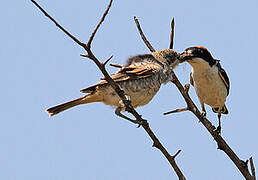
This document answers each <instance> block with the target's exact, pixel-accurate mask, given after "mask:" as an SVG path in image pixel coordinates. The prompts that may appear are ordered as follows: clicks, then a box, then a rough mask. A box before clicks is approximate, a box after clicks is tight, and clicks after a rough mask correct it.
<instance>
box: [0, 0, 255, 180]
mask: <svg viewBox="0 0 258 180" xmlns="http://www.w3.org/2000/svg"><path fill="white" fill-rule="evenodd" d="M37 2H38V3H39V4H41V5H42V6H43V7H44V8H45V9H46V10H47V11H48V12H49V13H50V14H51V15H52V16H53V17H55V18H56V20H57V21H59V22H60V24H62V25H63V26H64V27H66V28H67V29H68V30H69V31H70V32H72V33H73V34H74V35H75V36H76V37H78V38H79V39H80V40H81V41H87V40H88V38H89V36H90V34H91V32H92V30H93V29H94V27H95V25H96V23H97V21H98V20H99V18H100V16H101V15H102V13H103V11H104V9H105V8H106V6H107V4H108V1H104V0H96V1H82V0H75V1H50V0H45V1H43V0H40V1H37ZM0 15H1V17H2V21H1V29H0V37H1V41H2V43H1V48H0V59H1V66H0V78H1V95H0V96H1V97H0V98H1V117H2V118H1V126H0V142H1V148H0V179H5V180H9V179H10V180H11V179H17V180H23V179H26V180H32V179H33V180H34V179H37V180H46V179H48V180H59V179H60V180H61V179H62V180H68V179H69V180H70V179H76V180H81V179H124V180H126V179H160V180H163V179H177V176H176V175H175V172H174V171H173V170H171V167H170V166H169V164H168V163H167V161H166V160H165V158H164V157H163V156H162V155H161V153H160V152H159V151H158V150H157V149H155V148H152V147H151V145H152V142H151V140H150V139H149V137H148V136H147V135H146V133H145V132H144V131H143V129H141V128H139V129H138V128H136V127H135V125H133V124H130V123H128V122H127V121H125V120H122V119H120V118H118V117H117V116H115V114H114V109H112V108H110V107H108V106H105V105H104V104H101V103H94V104H87V105H82V106H80V107H76V108H73V109H71V110H69V111H66V112H64V113H62V114H59V115H57V116H55V117H53V118H49V117H48V115H47V114H46V113H45V112H44V110H45V109H46V108H48V107H50V106H53V105H56V104H59V103H62V102H64V101H68V100H71V99H73V98H77V97H79V96H80V95H81V94H80V92H79V90H80V89H82V88H85V87H87V86H90V85H92V84H94V83H95V82H97V81H98V80H99V78H101V77H102V75H101V73H100V72H99V70H97V68H96V66H95V64H94V63H93V62H91V61H90V60H88V59H84V58H82V57H80V56H79V54H80V53H84V51H83V50H82V48H80V47H79V46H78V45H77V44H75V43H74V42H73V41H72V40H71V39H69V38H68V37H67V36H65V35H64V34H63V33H62V32H61V31H60V30H58V29H57V28H56V27H55V25H54V24H53V23H52V22H50V21H49V20H48V19H47V18H46V17H45V16H43V14H42V13H40V12H39V10H38V9H36V7H35V6H33V5H32V3H31V2H30V1H29V0H27V1H17V2H15V3H13V1H5V2H3V3H2V5H1V11H0ZM257 15H258V2H257V1H255V0H249V1H233V0H229V1H221V0H219V1H204V0H196V1H179V0H177V1H168V0H160V1H147V0H141V1H140V2H139V1H136V0H131V1H117V0H114V4H113V6H112V8H111V10H110V13H109V15H108V16H107V19H106V21H105V22H104V24H103V26H102V27H101V29H100V31H98V33H97V35H96V37H95V39H94V40H93V44H92V50H93V51H94V53H95V54H96V56H97V57H98V58H99V59H101V60H105V59H106V58H107V57H109V56H110V55H113V56H114V57H113V59H112V62H113V63H120V64H123V63H124V62H125V61H126V59H127V58H128V57H130V56H132V55H136V54H143V53H149V50H148V49H147V48H146V46H145V45H144V43H143V42H142V40H141V38H140V36H139V34H138V32H137V29H136V26H135V24H134V21H133V16H137V17H138V18H139V21H140V23H141V26H142V28H143V30H144V32H145V34H146V36H147V37H148V39H149V40H150V42H151V43H152V45H153V46H154V48H155V49H164V48H167V47H168V45H169V31H170V29H169V25H170V21H171V18H172V17H175V21H176V29H175V30H176V32H175V50H177V51H179V52H182V51H183V50H184V49H185V48H187V47H189V46H195V45H202V46H205V47H206V48H208V49H209V50H210V51H211V52H212V54H213V56H214V57H215V58H217V59H220V60H221V64H222V66H223V67H224V68H225V69H226V71H227V73H228V75H229V77H230V81H231V90H230V95H229V97H228V99H227V102H226V104H227V107H228V109H229V112H230V113H229V114H228V115H225V116H222V123H223V127H222V128H223V129H222V133H223V134H222V135H223V137H224V138H225V140H226V141H227V142H228V144H229V145H230V146H231V147H232V148H233V150H234V151H235V152H236V153H237V154H238V155H239V157H240V158H241V159H244V160H246V159H248V158H249V157H250V156H253V158H254V161H255V163H256V164H258V158H257V156H258V151H257V149H258V144H257V140H256V139H257V138H256V137H257V135H258V133H257V128H258V121H257V100H258V98H257V97H258V96H257V93H256V92H257V87H258V86H257V75H256V73H257V66H258V63H257V55H256V54H257V42H258V36H257V32H258V24H257ZM190 69H191V68H190V66H189V65H188V64H182V65H180V66H179V67H178V68H177V69H176V70H175V72H176V74H177V76H178V77H179V79H180V80H181V81H182V83H183V84H185V83H188V82H189V80H188V78H189V72H190ZM115 70H116V69H115V68H112V67H108V71H109V72H110V73H113V72H115ZM190 95H191V97H192V98H193V99H194V101H195V102H196V104H197V105H198V106H199V102H198V100H197V98H196V95H195V92H194V89H193V88H191V89H190ZM184 106H185V103H184V101H183V99H182V97H181V95H180V94H179V92H178V90H177V89H176V87H175V86H173V85H172V84H170V83H169V84H166V85H164V86H162V88H161V89H160V91H159V93H158V94H157V95H156V96H155V98H154V99H153V100H152V101H151V103H150V104H148V105H146V106H144V107H140V108H137V111H138V112H139V113H140V114H142V115H143V117H144V118H145V119H147V120H148V121H149V123H150V126H151V128H152V129H153V131H154V132H155V133H156V135H157V136H158V138H159V139H160V141H161V142H162V143H163V144H164V146H165V147H166V148H167V149H168V151H169V152H170V153H171V154H173V153H175V152H176V151H177V150H178V149H181V150H182V152H181V154H180V155H179V156H178V157H177V159H176V160H177V163H178V165H179V166H180V168H181V169H182V171H183V172H184V174H185V176H186V177H187V178H188V179H193V180H198V179H211V180H212V179H243V178H242V176H241V174H240V172H238V170H237V169H236V167H235V166H234V165H233V164H232V162H231V161H230V160H229V159H228V157H227V156H226V155H225V154H224V153H223V152H221V151H219V150H217V149H216V148H217V147H216V143H215V141H214V140H213V139H212V137H211V136H210V135H209V134H208V132H207V131H206V130H205V129H204V127H203V126H202V125H201V124H200V123H198V120H197V119H196V118H195V117H194V116H193V115H192V114H191V113H190V112H184V113H179V114H173V115H169V116H163V115H162V113H163V112H166V111H169V110H172V109H175V108H181V107H184ZM206 109H207V110H208V111H207V113H208V115H207V117H208V118H209V119H210V120H211V122H212V123H214V124H217V116H216V115H215V114H214V113H212V111H211V110H210V108H209V107H207V108H206Z"/></svg>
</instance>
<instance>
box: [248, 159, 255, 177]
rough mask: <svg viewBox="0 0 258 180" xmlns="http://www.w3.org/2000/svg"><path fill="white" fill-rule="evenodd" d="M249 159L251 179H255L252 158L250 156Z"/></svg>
mask: <svg viewBox="0 0 258 180" xmlns="http://www.w3.org/2000/svg"><path fill="white" fill-rule="evenodd" d="M249 161H250V166H251V172H252V176H253V180H256V175H255V167H254V162H253V158H252V157H250V159H249Z"/></svg>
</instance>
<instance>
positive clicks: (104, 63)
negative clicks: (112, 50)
mask: <svg viewBox="0 0 258 180" xmlns="http://www.w3.org/2000/svg"><path fill="white" fill-rule="evenodd" d="M112 58H113V55H111V56H110V57H109V58H108V59H107V60H106V61H104V62H103V65H104V66H105V65H106V64H107V63H108V62H109V61H110V60H111V59H112Z"/></svg>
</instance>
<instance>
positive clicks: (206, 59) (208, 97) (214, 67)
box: [180, 46, 230, 133]
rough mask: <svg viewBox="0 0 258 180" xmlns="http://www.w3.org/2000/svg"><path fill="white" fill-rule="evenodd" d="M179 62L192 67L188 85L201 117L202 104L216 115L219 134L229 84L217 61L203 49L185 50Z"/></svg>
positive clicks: (225, 111) (204, 111)
mask: <svg viewBox="0 0 258 180" xmlns="http://www.w3.org/2000/svg"><path fill="white" fill-rule="evenodd" d="M180 61H181V62H184V61H187V62H188V63H189V64H190V65H191V66H192V71H191V73H190V83H191V85H193V86H194V88H195V91H196V94H197V96H198V98H199V101H200V103H201V107H202V115H203V116H206V110H205V107H204V104H208V105H209V106H211V108H212V110H213V112H214V113H218V119H219V126H218V127H217V129H216V130H217V132H218V133H220V132H221V121H220V118H221V114H228V109H227V107H226V105H225V101H226V98H227V96H228V94H229V88H230V82H229V78H228V76H227V74H226V72H225V70H224V69H223V68H222V67H221V65H220V62H219V60H216V59H214V58H213V57H212V55H211V53H210V52H209V51H208V50H207V49H206V48H204V47H201V46H197V47H190V48H187V49H186V50H185V51H184V52H183V53H182V54H181V55H180Z"/></svg>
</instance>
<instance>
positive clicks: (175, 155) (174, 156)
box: [172, 149, 181, 159]
mask: <svg viewBox="0 0 258 180" xmlns="http://www.w3.org/2000/svg"><path fill="white" fill-rule="evenodd" d="M180 152H181V149H179V150H178V151H177V152H176V154H174V155H173V156H172V158H174V159H175V158H176V157H177V155H178V154H179V153H180Z"/></svg>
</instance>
